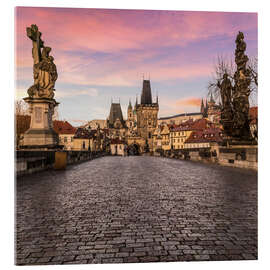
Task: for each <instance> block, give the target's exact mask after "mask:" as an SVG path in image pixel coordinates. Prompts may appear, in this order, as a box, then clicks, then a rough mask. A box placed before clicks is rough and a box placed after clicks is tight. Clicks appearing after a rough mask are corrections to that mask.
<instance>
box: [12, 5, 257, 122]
mask: <svg viewBox="0 0 270 270" xmlns="http://www.w3.org/2000/svg"><path fill="white" fill-rule="evenodd" d="M15 20H16V21H15V55H16V62H15V71H16V76H15V85H16V89H15V97H16V99H21V98H23V97H26V96H27V89H28V88H29V87H30V86H31V85H32V84H33V67H32V66H33V59H32V52H31V50H32V42H31V40H30V39H29V38H28V37H27V36H26V27H29V26H30V25H31V24H37V25H38V27H39V30H40V32H42V39H43V41H44V44H45V46H49V47H51V48H52V51H51V55H53V57H54V59H55V60H54V62H55V64H56V66H57V71H58V79H57V81H56V84H55V89H56V91H55V99H56V100H57V101H58V102H60V105H59V106H58V114H59V118H60V119H61V120H67V121H69V122H70V123H71V124H73V125H75V126H76V125H77V126H78V125H81V124H83V123H84V122H86V121H89V120H92V119H106V118H107V117H108V115H109V111H110V104H111V101H113V102H119V100H120V103H121V107H122V111H123V115H124V118H126V111H127V106H128V102H129V100H131V102H132V104H133V105H134V103H135V100H136V95H137V96H138V101H139V102H140V94H141V90H142V80H143V78H145V79H149V78H150V80H151V88H152V96H153V99H154V101H155V98H156V95H157V94H158V97H159V106H160V107H159V117H164V116H171V115H174V114H178V113H184V112H198V111H199V110H200V104H201V99H202V98H206V97H207V93H208V90H207V84H208V82H209V80H211V78H212V74H213V72H214V65H215V63H216V61H217V57H218V56H221V57H224V58H225V59H233V58H234V50H235V38H236V35H237V33H238V31H242V32H243V33H244V35H245V41H246V43H247V50H246V53H247V55H248V56H249V57H257V50H258V48H257V46H258V44H257V43H258V41H257V40H258V24H257V14H256V13H239V12H202V11H194V12H192V11H153V10H117V9H83V8H77V9H74V8H37V7H35V8H33V7H32V8H31V7H17V8H16V15H15Z"/></svg>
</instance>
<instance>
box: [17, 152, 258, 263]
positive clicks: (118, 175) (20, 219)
mask: <svg viewBox="0 0 270 270" xmlns="http://www.w3.org/2000/svg"><path fill="white" fill-rule="evenodd" d="M16 207H17V212H16V217H17V223H16V230H17V231H16V235H17V237H16V243H17V244H16V264H17V265H34V264H35V265H36V264H82V263H128V262H158V261H163V262H165V261H166V262H167V261H194V260H197V261H201V260H245V259H257V174H256V172H254V171H248V170H242V169H237V168H230V167H221V166H218V165H214V164H201V163H194V162H191V161H182V160H174V159H166V158H159V157H148V156H129V157H110V156H107V157H102V158H99V159H95V160H92V161H89V162H85V163H81V164H78V165H72V166H70V167H68V168H67V169H66V170H65V171H54V170H48V171H44V172H39V173H36V174H33V175H27V176H22V177H19V178H18V179H17V205H16Z"/></svg>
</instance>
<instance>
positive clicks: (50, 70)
mask: <svg viewBox="0 0 270 270" xmlns="http://www.w3.org/2000/svg"><path fill="white" fill-rule="evenodd" d="M26 32H27V36H28V37H29V38H30V39H31V40H32V43H33V48H32V56H33V60H34V66H33V73H34V74H33V75H34V84H33V85H32V86H31V87H30V88H29V89H28V91H27V93H28V95H29V97H31V98H49V99H52V98H53V97H54V91H55V89H54V85H55V82H56V80H57V77H58V75H57V69H56V65H55V64H54V62H53V60H54V58H53V57H52V56H50V55H49V53H50V51H51V48H50V47H45V46H44V42H43V41H42V39H41V32H39V30H38V27H37V26H36V25H35V24H32V25H31V27H27V28H26ZM41 48H42V51H41Z"/></svg>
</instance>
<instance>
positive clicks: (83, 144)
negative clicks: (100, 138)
mask: <svg viewBox="0 0 270 270" xmlns="http://www.w3.org/2000/svg"><path fill="white" fill-rule="evenodd" d="M82 148H83V149H85V141H83V143H82Z"/></svg>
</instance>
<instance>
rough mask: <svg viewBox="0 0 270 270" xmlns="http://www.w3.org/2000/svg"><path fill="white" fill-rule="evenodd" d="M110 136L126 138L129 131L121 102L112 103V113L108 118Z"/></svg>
mask: <svg viewBox="0 0 270 270" xmlns="http://www.w3.org/2000/svg"><path fill="white" fill-rule="evenodd" d="M107 127H108V129H109V137H110V138H121V139H123V138H125V136H126V133H127V126H126V122H125V121H124V119H123V114H122V109H121V105H120V103H111V108H110V114H109V117H108V119H107Z"/></svg>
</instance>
